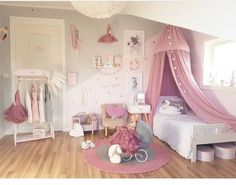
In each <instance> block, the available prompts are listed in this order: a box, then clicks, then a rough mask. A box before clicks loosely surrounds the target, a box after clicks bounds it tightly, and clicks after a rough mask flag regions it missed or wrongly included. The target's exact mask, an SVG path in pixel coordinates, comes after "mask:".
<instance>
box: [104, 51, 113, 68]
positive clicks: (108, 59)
mask: <svg viewBox="0 0 236 185" xmlns="http://www.w3.org/2000/svg"><path fill="white" fill-rule="evenodd" d="M102 63H103V65H104V67H112V66H113V51H110V50H102Z"/></svg>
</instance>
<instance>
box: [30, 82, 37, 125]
mask: <svg viewBox="0 0 236 185" xmlns="http://www.w3.org/2000/svg"><path fill="white" fill-rule="evenodd" d="M31 100H32V101H31V107H32V120H33V122H37V121H39V103H38V92H37V88H36V87H35V86H34V85H32V87H31Z"/></svg>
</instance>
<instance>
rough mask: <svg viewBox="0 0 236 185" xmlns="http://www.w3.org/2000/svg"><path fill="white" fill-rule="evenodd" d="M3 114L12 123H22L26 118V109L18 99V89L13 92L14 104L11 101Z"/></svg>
mask: <svg viewBox="0 0 236 185" xmlns="http://www.w3.org/2000/svg"><path fill="white" fill-rule="evenodd" d="M3 114H4V117H5V119H6V120H7V121H10V122H13V123H22V122H24V121H26V120H27V119H28V115H27V110H26V108H25V107H24V106H23V105H22V104H21V101H20V92H19V90H17V91H16V94H15V104H14V103H12V104H11V106H10V107H9V108H8V109H6V110H5V111H4V112H3Z"/></svg>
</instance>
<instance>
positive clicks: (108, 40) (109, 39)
mask: <svg viewBox="0 0 236 185" xmlns="http://www.w3.org/2000/svg"><path fill="white" fill-rule="evenodd" d="M116 41H117V38H115V37H114V36H113V35H111V26H110V24H108V25H107V33H106V34H104V35H103V36H101V37H100V38H99V39H98V42H102V43H112V42H116Z"/></svg>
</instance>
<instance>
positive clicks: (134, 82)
mask: <svg viewBox="0 0 236 185" xmlns="http://www.w3.org/2000/svg"><path fill="white" fill-rule="evenodd" d="M142 90H143V74H142V73H130V74H129V75H128V91H129V93H136V92H142Z"/></svg>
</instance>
